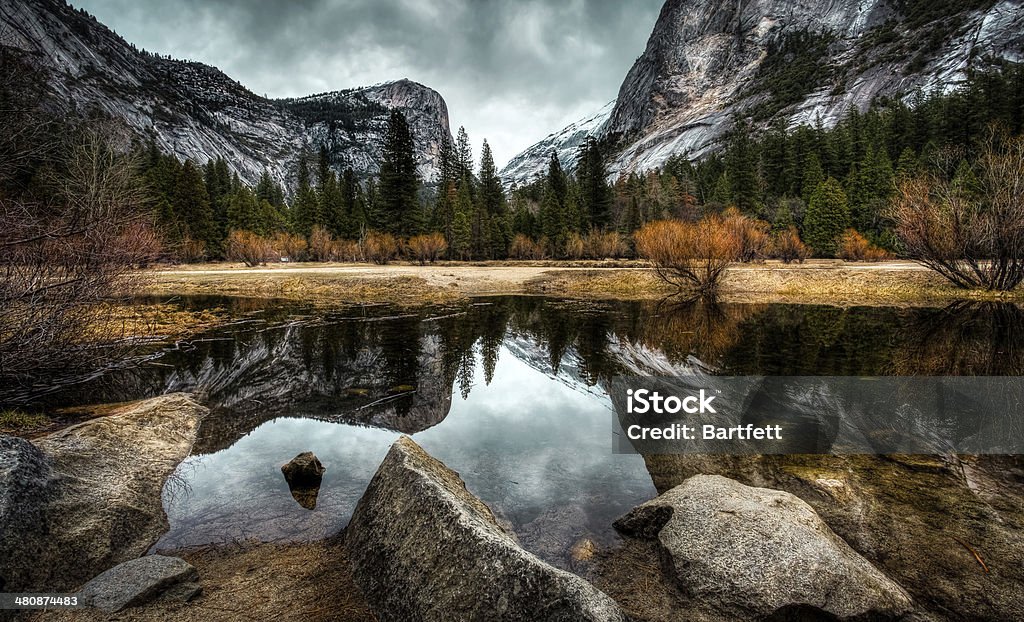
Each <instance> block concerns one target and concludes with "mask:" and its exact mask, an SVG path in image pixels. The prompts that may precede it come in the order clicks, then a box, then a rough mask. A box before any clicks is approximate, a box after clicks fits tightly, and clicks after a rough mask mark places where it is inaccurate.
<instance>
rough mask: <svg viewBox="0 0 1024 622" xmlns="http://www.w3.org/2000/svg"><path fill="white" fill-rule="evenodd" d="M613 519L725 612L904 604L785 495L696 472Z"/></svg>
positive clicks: (897, 607)
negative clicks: (656, 546)
mask: <svg viewBox="0 0 1024 622" xmlns="http://www.w3.org/2000/svg"><path fill="white" fill-rule="evenodd" d="M615 526H616V528H617V529H619V530H620V531H622V532H624V533H626V534H628V535H634V536H637V537H641V538H647V539H653V538H657V540H658V542H659V543H660V547H661V550H662V553H663V559H664V560H665V562H666V563H665V565H666V569H667V571H668V573H669V574H670V575H671V576H672V578H673V580H674V581H675V582H676V584H677V585H678V586H679V587H680V589H682V590H683V591H684V592H685V593H687V594H689V595H691V596H692V597H693V598H694V599H695V600H697V601H703V602H705V603H708V604H710V605H711V606H712V607H714V608H715V609H718V610H720V611H723V612H726V613H729V614H732V615H746V616H750V615H754V616H769V615H772V614H775V615H783V616H784V615H797V614H799V613H802V614H805V615H811V614H822V613H824V614H827V615H830V616H835V617H836V618H838V619H841V620H852V619H864V618H870V619H891V618H897V617H899V616H900V615H902V614H904V613H906V612H908V611H909V610H910V609H911V600H910V597H909V596H908V595H907V593H906V592H905V591H903V589H902V588H901V587H900V586H899V585H897V584H896V583H894V582H893V581H892V580H890V579H889V578H888V577H886V576H885V575H884V574H882V573H881V572H880V571H879V570H878V569H877V568H875V567H874V566H873V565H871V563H870V562H868V561H867V560H866V559H864V558H863V557H861V556H860V555H859V554H858V553H857V552H856V551H854V550H853V549H851V548H850V546H849V545H847V544H846V542H844V541H843V540H842V539H841V538H840V537H839V536H837V535H836V534H835V533H833V531H832V530H831V529H829V527H828V525H826V524H825V523H824V521H822V520H821V518H820V517H819V516H818V514H817V513H816V512H815V511H814V510H813V509H812V508H811V507H810V506H809V505H807V504H806V503H804V502H803V501H801V500H800V499H799V498H798V497H796V496H794V495H791V494H789V493H787V492H782V491H778V490H769V489H766V488H753V487H750V486H745V485H743V484H741V483H739V482H736V481H734V480H731V479H728V478H725V477H720V476H716V475H698V476H694V477H692V478H690V479H688V480H686V482H684V483H683V484H681V485H680V486H677V487H675V488H673V489H672V490H669V491H668V492H666V493H664V494H662V495H661V496H659V497H658V498H656V499H654V500H652V501H649V502H647V503H644V504H643V505H640V506H638V507H637V508H635V509H634V510H633V511H631V512H630V513H629V514H627V515H626V516H624V517H623V518H621V519H619V520H618V521H617V522H616V524H615Z"/></svg>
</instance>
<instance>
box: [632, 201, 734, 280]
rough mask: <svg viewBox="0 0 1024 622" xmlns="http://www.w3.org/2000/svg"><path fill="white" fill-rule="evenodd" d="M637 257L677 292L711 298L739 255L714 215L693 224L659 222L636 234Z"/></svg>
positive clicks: (727, 228) (722, 223) (720, 219)
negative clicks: (677, 290) (644, 260)
mask: <svg viewBox="0 0 1024 622" xmlns="http://www.w3.org/2000/svg"><path fill="white" fill-rule="evenodd" d="M635 236H636V238H635V239H636V249H637V253H638V254H639V255H640V256H641V257H643V258H644V259H647V260H649V261H650V262H651V263H653V264H654V268H655V271H656V272H657V274H658V276H659V277H660V278H661V279H662V280H664V281H665V282H667V283H669V284H671V285H673V286H675V287H676V288H678V289H679V290H685V291H688V292H691V293H693V294H696V295H699V296H712V295H714V294H715V292H716V291H717V290H718V288H719V286H720V285H721V281H722V277H723V276H725V270H726V268H728V266H729V264H730V263H732V262H733V261H735V260H736V257H737V256H738V255H739V244H738V241H737V240H736V238H735V237H734V236H733V235H732V231H731V229H730V227H729V226H728V225H727V224H726V223H725V221H724V219H723V218H722V217H721V216H718V215H717V214H714V215H710V216H706V217H705V218H704V219H702V220H700V221H699V222H696V223H689V222H682V221H679V220H660V221H655V222H651V223H648V224H647V225H644V227H643V228H641V229H640V230H639V231H637V232H636V234H635Z"/></svg>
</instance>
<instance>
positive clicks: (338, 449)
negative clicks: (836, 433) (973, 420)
mask: <svg viewBox="0 0 1024 622" xmlns="http://www.w3.org/2000/svg"><path fill="white" fill-rule="evenodd" d="M190 304H213V303H212V302H211V301H205V302H204V303H196V302H195V301H192V302H191V303H190ZM217 304H223V303H217ZM249 304H253V305H255V306H253V307H252V308H247V309H244V310H243V311H242V312H243V313H244V314H245V317H246V318H248V321H247V322H246V323H243V324H239V325H233V326H230V327H227V328H224V329H220V330H216V331H213V332H211V333H210V334H208V335H205V336H204V337H203V339H200V340H197V341H195V342H193V343H191V344H185V345H182V346H180V347H178V348H175V349H172V350H169V351H167V352H166V353H164V354H163V355H162V356H161V357H160V358H159V359H158V360H157V361H156V362H155V364H153V365H150V366H147V367H145V368H143V369H139V370H133V371H132V372H130V373H127V372H126V373H120V374H118V375H117V376H111V377H108V378H106V379H104V381H103V382H102V383H95V384H94V385H90V386H89V387H81V388H76V390H75V392H74V396H73V397H74V399H75V400H83V401H118V400H127V399H137V398H139V397H145V396H148V395H156V394H160V393H164V392H167V391H179V390H183V391H195V392H198V393H200V394H202V395H203V396H204V399H205V400H206V401H207V403H209V404H210V405H211V408H212V413H211V415H210V416H209V417H208V418H207V420H206V421H204V423H203V425H202V426H201V429H200V433H199V441H198V443H197V445H196V447H195V448H194V454H195V455H193V456H192V457H190V458H189V459H188V460H187V461H186V462H185V463H184V464H183V465H182V466H181V467H180V469H179V475H180V476H181V479H182V480H183V481H184V482H185V483H186V489H185V490H184V491H172V490H170V489H169V490H168V494H167V501H166V504H165V505H166V507H167V511H168V514H169V516H170V519H171V531H170V533H168V534H167V536H166V537H165V538H164V540H163V541H162V542H161V543H160V544H159V545H158V546H159V547H174V546H181V545H190V544H203V543H207V542H221V541H230V540H233V539H238V538H249V537H256V538H260V539H264V540H278V539H309V538H317V537H322V536H325V535H328V534H331V533H335V532H337V531H338V530H339V529H341V528H342V527H343V526H344V524H345V523H346V522H347V520H348V516H349V515H350V513H351V511H352V509H353V508H354V505H355V502H356V501H357V500H358V498H359V496H360V495H361V494H362V491H363V489H364V488H365V485H366V483H367V482H368V481H369V478H370V477H371V476H372V474H373V472H374V470H375V469H376V466H377V465H378V463H379V462H380V460H381V459H382V458H383V456H384V454H385V453H386V451H387V448H388V446H389V445H390V444H391V443H392V442H393V441H394V440H395V439H396V438H397V437H398V435H399V434H400V433H406V434H412V435H414V438H415V439H416V440H417V441H418V442H420V443H421V444H422V445H424V447H425V448H426V449H427V450H428V451H430V452H431V453H433V454H435V455H436V456H437V457H439V458H440V459H441V460H443V461H444V462H446V463H447V464H449V466H451V467H452V468H454V469H456V470H458V471H459V472H460V473H461V474H462V476H463V478H464V479H465V480H466V482H467V484H468V485H469V487H470V489H471V490H472V491H473V492H475V493H476V494H478V495H479V496H480V497H481V498H483V499H484V500H485V501H486V502H487V503H489V504H490V505H491V506H492V507H493V508H494V509H495V510H496V511H497V513H498V514H499V515H500V516H501V517H503V518H504V519H505V520H508V521H509V523H510V524H511V525H512V527H513V528H515V529H516V531H517V533H518V534H519V536H520V538H521V540H522V541H523V542H524V544H526V545H527V546H528V548H531V550H535V551H536V552H539V553H540V554H542V555H543V556H545V557H546V558H548V559H550V560H552V561H556V562H558V561H559V560H564V557H565V552H566V551H567V550H568V549H569V548H570V547H571V546H572V545H573V544H574V543H575V542H577V541H578V540H579V539H580V538H584V537H585V538H593V539H597V540H601V539H607V538H612V537H613V535H612V534H611V533H610V527H609V526H610V524H611V522H612V520H613V519H614V518H616V517H617V516H618V515H620V514H621V513H623V512H625V511H626V510H628V509H629V508H631V507H632V506H633V505H635V504H636V503H639V502H641V501H643V500H646V499H647V498H650V497H652V496H654V494H655V491H654V488H653V486H652V484H651V477H650V475H649V474H648V472H647V470H646V468H645V465H644V460H643V458H641V457H640V456H623V455H613V454H611V448H612V442H611V427H612V423H611V422H612V414H611V412H610V403H609V400H608V397H607V394H606V391H605V387H607V382H608V381H609V380H610V379H611V378H612V377H614V376H615V375H618V374H621V373H635V374H675V373H679V372H681V371H693V370H699V371H701V372H703V373H711V374H722V375H764V376H776V375H835V376H844V375H886V374H901V375H906V374H914V373H925V374H934V373H943V374H958V373H993V374H1015V373H1018V372H1019V371H1020V370H1021V369H1022V363H1024V361H1021V358H1020V355H1019V353H1020V352H1022V351H1024V348H1021V347H1020V345H1021V344H1020V343H1019V341H1020V339H1021V334H1022V333H1021V330H1020V329H1019V328H1018V327H1019V326H1020V325H1021V320H1022V318H1021V310H1020V308H1019V307H1017V306H1011V305H995V304H987V305H980V306H970V307H957V308H950V309H946V310H936V309H895V308H847V309H840V308H833V307H816V306H796V305H737V304H724V305H716V304H712V303H707V302H694V303H686V304H666V303H656V302H604V303H593V302H571V301H559V300H552V299H544V298H536V297H501V298H493V299H486V300H477V301H475V302H472V303H466V304H461V305H454V306H448V307H431V308H424V309H420V310H416V311H408V310H402V311H399V310H396V309H394V308H389V307H385V306H380V307H366V308H362V309H359V310H351V311H347V312H340V313H333V314H327V315H324V314H321V313H311V312H308V311H306V310H302V309H295V308H293V309H287V310H281V309H277V310H275V311H270V310H264V309H260V308H259V307H258V305H257V304H256V303H249ZM64 399H65V401H72V400H71V399H70V398H69V397H68V396H67V395H65V396H64ZM306 451H312V452H314V453H315V454H316V455H317V456H318V457H319V458H320V460H321V461H322V462H323V464H324V466H325V467H326V472H325V473H324V475H323V481H322V485H321V487H320V491H319V494H318V496H317V498H316V509H315V510H312V511H310V510H307V509H304V508H303V507H301V506H300V505H299V504H297V503H296V500H295V499H294V498H293V496H292V494H291V491H290V490H289V487H288V485H287V482H285V480H284V479H283V478H282V476H281V471H280V466H281V465H282V464H283V463H284V462H286V461H288V460H289V459H291V458H292V457H294V456H295V455H297V454H299V453H302V452H306Z"/></svg>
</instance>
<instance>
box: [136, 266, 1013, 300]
mask: <svg viewBox="0 0 1024 622" xmlns="http://www.w3.org/2000/svg"><path fill="white" fill-rule="evenodd" d="M142 274H143V275H144V277H145V283H144V285H143V293H144V294H146V295H227V296H243V297H258V298H280V299H287V300H296V301H303V302H310V303H312V304H314V305H346V304H366V303H393V304H399V305H416V304H431V303H445V302H453V301H458V300H464V299H468V298H473V297H480V296H493V295H544V296H557V297H563V298H577V299H608V300H652V299H653V300H656V299H661V298H665V297H668V296H672V295H675V294H677V292H676V290H675V289H674V288H673V287H671V286H670V285H668V284H666V283H665V282H663V281H661V280H660V279H659V278H658V277H657V274H656V272H655V270H654V269H653V268H651V267H650V266H649V264H647V263H646V262H641V261H635V260H633V261H607V262H596V261H580V262H572V261H568V262H564V261H549V262H537V261H527V262H509V261H496V262H470V263H452V262H439V263H437V264H428V265H426V266H420V265H418V264H410V263H393V264H388V265H374V264H338V263H326V264H318V263H296V264H268V265H267V266H260V267H257V268H249V267H244V266H242V265H240V264H232V263H212V264H194V265H185V266H167V267H159V268H154V269H150V270H146V271H145V272H143V273H142ZM720 300H721V301H722V302H727V303H730V302H735V303H762V304H764V303H782V304H824V305H831V306H943V305H945V304H948V303H951V302H954V301H957V300H977V301H1004V302H1018V301H1024V293H1022V292H1020V291H1016V292H1009V293H1006V292H1004V293H998V292H988V291H982V290H963V289H958V288H956V287H953V286H952V285H950V284H948V283H947V282H946V281H945V280H944V279H942V277H940V276H939V275H937V274H935V273H933V272H931V271H929V270H928V269H926V268H924V267H923V266H920V265H918V264H915V263H913V262H909V261H884V262H877V263H860V262H857V263H853V262H844V261H841V260H810V261H808V262H806V263H804V264H783V263H781V262H778V261H767V262H764V263H758V264H737V265H734V266H731V267H730V268H729V270H728V272H727V274H726V278H725V281H724V283H723V286H722V291H721V295H720Z"/></svg>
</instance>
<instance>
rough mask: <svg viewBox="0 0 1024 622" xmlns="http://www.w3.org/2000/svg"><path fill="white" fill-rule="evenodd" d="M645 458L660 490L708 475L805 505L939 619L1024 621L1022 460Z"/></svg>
mask: <svg viewBox="0 0 1024 622" xmlns="http://www.w3.org/2000/svg"><path fill="white" fill-rule="evenodd" d="M644 460H645V462H646V463H647V469H648V471H649V472H650V474H651V478H652V479H653V481H654V485H655V487H656V488H657V489H658V491H659V492H666V491H668V490H671V489H672V488H674V487H676V486H678V485H679V484H681V483H683V482H685V481H686V480H687V479H689V478H690V477H692V476H694V475H696V474H701V473H704V474H717V475H722V476H725V477H728V478H731V479H735V480H737V481H740V482H742V483H744V484H747V485H749V486H758V487H765V488H772V489H776V490H784V491H786V492H789V493H792V494H794V495H796V496H798V497H800V498H801V499H802V500H804V501H806V502H807V503H808V504H809V505H810V506H811V507H813V508H814V509H815V511H816V512H817V513H818V515H819V516H821V518H822V520H824V521H825V523H827V524H828V526H829V527H830V528H831V529H832V530H833V531H834V532H835V533H836V534H838V535H839V536H840V537H841V538H842V539H843V540H844V541H846V542H847V543H848V544H849V545H850V546H851V547H852V548H853V549H854V550H855V551H857V552H858V553H860V554H861V555H863V556H864V557H865V558H866V559H868V560H869V561H870V562H871V563H872V564H874V565H875V566H876V567H878V568H879V569H880V570H881V571H883V572H884V573H885V574H886V576H888V577H891V578H892V579H893V580H894V581H896V582H898V583H899V584H900V585H901V586H902V587H903V588H904V589H906V590H907V592H909V593H910V595H911V596H912V597H913V599H914V602H915V604H916V607H917V612H919V613H921V614H924V615H927V616H929V617H930V618H932V619H935V620H968V619H969V620H988V621H992V622H1001V621H1002V620H1024V597H1022V588H1021V586H1022V585H1024V456H952V455H947V456H925V455H917V456H906V455H891V456H870V455H865V456H861V455H851V456H827V455H821V456H816V455H794V456H684V455H649V456H644ZM607 589H608V588H606V590H607Z"/></svg>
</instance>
